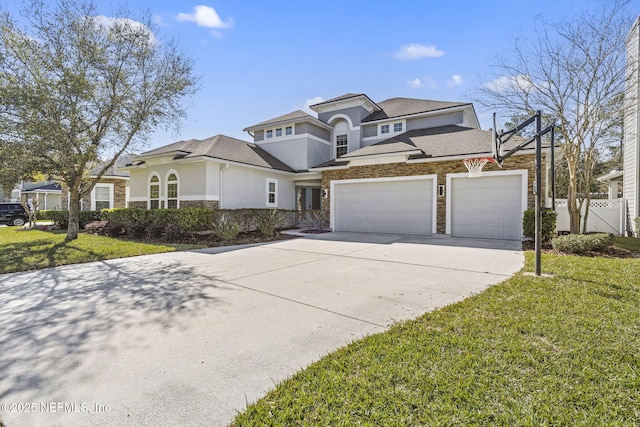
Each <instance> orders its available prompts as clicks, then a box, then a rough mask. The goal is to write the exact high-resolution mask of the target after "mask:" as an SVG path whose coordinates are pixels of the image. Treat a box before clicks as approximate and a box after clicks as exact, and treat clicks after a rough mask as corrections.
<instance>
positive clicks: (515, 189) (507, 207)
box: [450, 174, 523, 240]
mask: <svg viewBox="0 0 640 427" xmlns="http://www.w3.org/2000/svg"><path fill="white" fill-rule="evenodd" d="M522 179H523V176H522V175H520V174H518V175H506V174H505V175H494V176H483V177H480V178H467V177H456V178H453V179H452V180H451V191H450V195H451V201H450V206H451V213H450V220H451V235H452V236H455V237H475V238H492V239H505V240H520V239H521V237H522V231H521V222H522V197H523V195H522Z"/></svg>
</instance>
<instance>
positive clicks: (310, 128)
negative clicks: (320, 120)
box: [294, 123, 331, 141]
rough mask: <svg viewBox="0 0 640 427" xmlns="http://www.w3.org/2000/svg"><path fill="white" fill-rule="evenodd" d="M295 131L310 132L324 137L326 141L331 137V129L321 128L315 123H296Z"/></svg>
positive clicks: (300, 133) (301, 133) (299, 132)
mask: <svg viewBox="0 0 640 427" xmlns="http://www.w3.org/2000/svg"><path fill="white" fill-rule="evenodd" d="M294 133H295V134H296V135H304V134H306V133H308V134H309V135H313V136H315V137H318V138H320V139H324V140H325V141H329V140H330V139H331V131H329V130H327V129H324V128H321V127H320V126H316V125H314V124H313V123H296V125H295V131H294Z"/></svg>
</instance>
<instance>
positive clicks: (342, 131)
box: [333, 121, 349, 157]
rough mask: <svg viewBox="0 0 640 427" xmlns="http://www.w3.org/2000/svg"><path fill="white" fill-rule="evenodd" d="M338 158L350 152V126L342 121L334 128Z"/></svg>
mask: <svg viewBox="0 0 640 427" xmlns="http://www.w3.org/2000/svg"><path fill="white" fill-rule="evenodd" d="M333 134H334V142H335V147H336V157H340V156H344V155H345V154H347V152H348V151H349V136H348V135H349V124H348V123H347V122H346V121H341V122H339V123H338V124H336V126H335V127H334V128H333Z"/></svg>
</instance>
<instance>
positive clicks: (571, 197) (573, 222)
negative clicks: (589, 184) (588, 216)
mask: <svg viewBox="0 0 640 427" xmlns="http://www.w3.org/2000/svg"><path fill="white" fill-rule="evenodd" d="M568 160H569V159H567V165H568V168H569V188H568V189H567V190H568V191H567V210H568V211H569V232H570V233H571V234H579V233H580V206H579V204H578V191H577V189H578V174H577V173H576V162H571V161H568Z"/></svg>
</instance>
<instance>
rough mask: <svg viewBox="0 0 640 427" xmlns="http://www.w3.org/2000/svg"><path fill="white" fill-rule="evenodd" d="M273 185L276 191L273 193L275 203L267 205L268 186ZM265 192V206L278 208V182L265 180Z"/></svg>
mask: <svg viewBox="0 0 640 427" xmlns="http://www.w3.org/2000/svg"><path fill="white" fill-rule="evenodd" d="M271 183H274V184H275V186H276V191H275V192H274V193H275V197H274V200H275V203H269V194H270V192H269V184H271ZM266 190H267V196H266V206H267V207H268V208H277V207H278V180H277V179H273V178H267V186H266Z"/></svg>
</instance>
